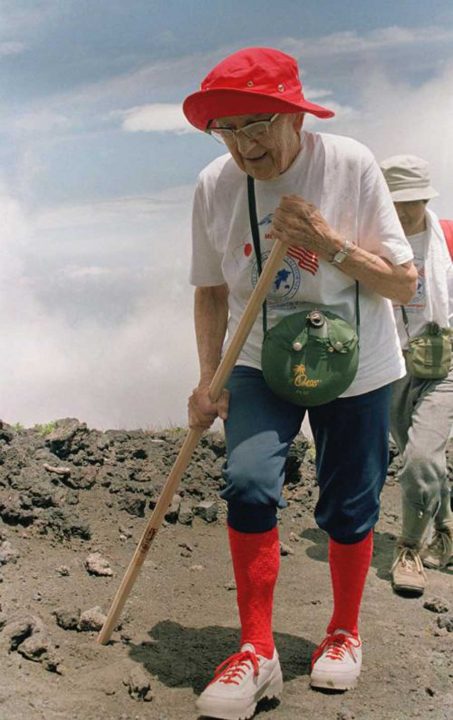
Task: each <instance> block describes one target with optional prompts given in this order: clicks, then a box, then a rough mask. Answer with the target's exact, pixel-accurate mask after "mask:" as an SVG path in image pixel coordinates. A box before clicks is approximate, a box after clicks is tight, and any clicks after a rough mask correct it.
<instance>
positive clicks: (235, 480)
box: [221, 460, 283, 506]
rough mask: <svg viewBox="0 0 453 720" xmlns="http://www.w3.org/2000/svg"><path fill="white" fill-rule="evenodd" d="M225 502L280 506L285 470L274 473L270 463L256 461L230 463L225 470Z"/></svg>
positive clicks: (223, 494) (223, 495) (223, 493)
mask: <svg viewBox="0 0 453 720" xmlns="http://www.w3.org/2000/svg"><path fill="white" fill-rule="evenodd" d="M223 474H224V478H225V480H226V488H225V490H224V491H223V492H222V493H221V495H222V497H223V498H224V499H225V500H235V501H236V502H241V503H244V504H246V505H256V504H262V505H275V506H276V505H278V504H279V503H280V496H281V487H282V484H283V477H282V475H283V470H277V471H276V472H275V471H272V469H271V468H270V463H261V462H259V461H258V462H257V461H256V460H254V461H253V462H249V461H247V460H245V461H244V460H241V462H235V461H234V460H233V461H229V462H228V463H227V466H226V468H225V470H224V473H223Z"/></svg>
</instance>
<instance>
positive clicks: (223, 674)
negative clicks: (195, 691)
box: [196, 643, 283, 720]
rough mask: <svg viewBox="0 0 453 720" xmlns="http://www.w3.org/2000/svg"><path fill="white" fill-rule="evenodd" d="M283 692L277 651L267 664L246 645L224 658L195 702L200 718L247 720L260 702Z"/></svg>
mask: <svg viewBox="0 0 453 720" xmlns="http://www.w3.org/2000/svg"><path fill="white" fill-rule="evenodd" d="M282 690H283V678H282V671H281V669H280V662H279V659H278V654H277V651H276V650H274V656H273V657H272V659H271V660H269V659H268V658H265V657H263V656H262V655H256V653H255V648H254V647H253V645H250V644H249V643H247V644H245V645H243V646H242V647H241V651H240V652H238V653H236V654H235V655H231V657H229V658H227V659H226V660H225V661H224V662H223V663H222V664H221V665H219V667H218V668H217V669H216V671H215V675H214V678H213V680H211V682H210V683H209V685H208V686H207V687H206V689H205V690H203V692H202V693H201V695H200V697H199V698H198V700H197V702H196V706H197V710H198V711H199V713H200V714H201V715H204V716H207V717H211V718H222V720H247V718H251V717H252V715H253V714H254V712H255V708H256V706H257V704H258V702H259V700H262V699H263V698H269V699H271V698H273V697H279V696H280V694H281V692H282Z"/></svg>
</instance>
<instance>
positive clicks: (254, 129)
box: [206, 113, 280, 144]
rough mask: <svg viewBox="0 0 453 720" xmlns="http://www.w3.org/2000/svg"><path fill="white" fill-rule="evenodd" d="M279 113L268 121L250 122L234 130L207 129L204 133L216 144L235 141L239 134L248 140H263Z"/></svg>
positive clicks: (224, 128)
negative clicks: (215, 141)
mask: <svg viewBox="0 0 453 720" xmlns="http://www.w3.org/2000/svg"><path fill="white" fill-rule="evenodd" d="M279 114H280V113H275V115H272V117H271V118H269V120H258V121H257V122H252V123H250V124H249V125H244V127H242V128H238V129H237V130H235V129H234V128H229V127H208V128H207V130H206V132H207V133H208V135H211V136H212V137H213V138H214V139H215V140H217V142H220V143H224V144H225V143H228V142H231V141H232V140H236V142H237V136H238V135H239V133H243V134H244V135H245V136H246V137H247V138H248V139H249V140H256V141H259V140H263V139H264V138H266V137H268V136H269V135H270V132H271V130H272V123H273V122H274V120H276V119H277V118H278V116H279Z"/></svg>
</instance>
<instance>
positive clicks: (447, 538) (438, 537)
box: [420, 528, 453, 570]
mask: <svg viewBox="0 0 453 720" xmlns="http://www.w3.org/2000/svg"><path fill="white" fill-rule="evenodd" d="M420 556H421V559H422V561H423V565H424V566H425V567H427V568H434V569H435V570H437V569H440V568H443V567H446V566H447V565H448V564H449V563H450V561H452V562H453V536H452V532H451V530H450V528H436V529H435V530H434V535H433V537H432V540H431V542H430V543H429V545H427V547H425V548H424V549H423V550H422V551H421V553H420Z"/></svg>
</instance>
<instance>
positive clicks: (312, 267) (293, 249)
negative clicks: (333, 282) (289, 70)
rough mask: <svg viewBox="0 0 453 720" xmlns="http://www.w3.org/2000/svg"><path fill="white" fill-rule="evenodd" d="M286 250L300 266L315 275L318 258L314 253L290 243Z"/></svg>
mask: <svg viewBox="0 0 453 720" xmlns="http://www.w3.org/2000/svg"><path fill="white" fill-rule="evenodd" d="M287 252H288V255H289V256H290V257H292V258H294V260H297V264H298V265H299V267H300V268H302V269H303V270H308V272H309V273H311V274H312V275H316V273H317V272H318V267H319V258H318V256H317V255H316V253H314V252H311V250H306V249H305V248H303V247H300V245H290V246H289V248H288V251H287Z"/></svg>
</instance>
